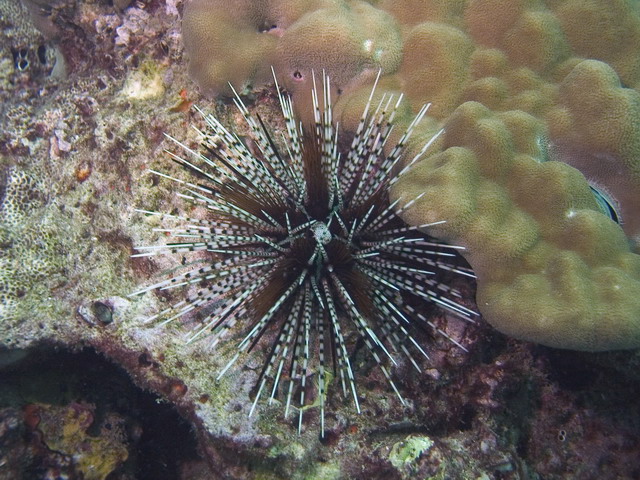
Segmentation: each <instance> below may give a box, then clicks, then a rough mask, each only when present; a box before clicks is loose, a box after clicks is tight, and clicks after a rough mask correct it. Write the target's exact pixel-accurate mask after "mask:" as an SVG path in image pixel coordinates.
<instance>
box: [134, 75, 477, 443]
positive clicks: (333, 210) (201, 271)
mask: <svg viewBox="0 0 640 480" xmlns="http://www.w3.org/2000/svg"><path fill="white" fill-rule="evenodd" d="M274 78H275V75H274ZM322 80H323V84H322V88H321V89H318V88H316V85H315V82H314V87H313V91H312V96H313V105H314V113H315V123H314V125H311V126H309V128H303V126H302V125H299V124H298V123H297V121H296V119H295V117H294V114H293V106H292V102H291V99H290V97H288V96H285V95H283V94H282V93H281V92H280V90H279V88H278V85H277V82H276V89H277V91H278V96H279V100H280V105H281V108H282V113H283V115H284V120H285V130H286V133H284V134H282V141H281V142H279V141H277V140H278V139H277V138H274V135H273V134H272V133H271V132H270V130H269V129H268V128H267V126H266V125H265V124H264V123H263V121H262V119H261V118H260V117H259V116H257V117H255V118H254V117H253V116H252V115H251V114H250V113H249V111H248V110H247V108H246V106H245V104H244V103H243V102H242V100H241V99H240V97H239V96H238V95H237V94H236V95H235V99H234V102H235V104H236V106H237V108H238V109H239V111H240V112H241V114H242V116H243V117H244V120H245V121H246V122H247V124H248V127H249V129H250V132H251V136H252V143H254V144H255V148H253V149H250V148H249V147H248V146H247V145H245V143H243V142H242V141H241V140H240V138H239V137H238V136H237V135H236V134H234V133H233V132H231V131H229V130H228V129H226V128H225V127H224V126H223V125H222V124H221V123H220V122H219V121H218V120H217V119H216V118H214V117H213V116H211V115H205V114H204V113H203V112H202V111H200V110H198V112H200V113H201V114H202V115H203V117H204V119H205V121H206V123H207V125H208V127H209V129H210V131H208V132H206V133H205V132H199V133H200V135H201V136H202V139H203V141H202V146H203V148H204V151H203V153H199V152H196V151H194V150H192V149H190V148H189V147H187V146H186V145H184V144H182V143H181V142H179V141H178V140H176V139H174V138H172V137H169V138H170V139H171V140H172V141H173V142H175V144H176V145H178V146H179V147H180V149H181V150H183V151H184V152H186V153H187V154H188V158H189V159H187V158H184V157H183V156H181V155H179V154H176V153H172V152H168V153H169V154H170V155H171V157H172V159H173V160H174V161H175V162H177V163H178V164H179V165H181V166H182V167H184V168H185V169H186V170H187V171H188V172H189V174H190V175H192V176H193V178H194V179H197V180H196V181H194V182H193V183H191V182H187V181H183V180H181V179H178V178H174V177H171V176H168V175H165V174H163V173H160V172H156V171H154V172H153V173H155V174H157V175H160V176H162V177H166V178H169V179H170V180H172V181H174V182H176V183H177V184H178V185H179V186H180V187H181V188H182V189H183V191H182V193H180V194H179V195H180V197H182V198H183V199H184V200H185V201H186V202H188V203H190V204H195V205H198V206H201V207H204V208H205V209H206V211H207V212H208V216H207V217H206V218H186V217H183V216H175V215H169V214H165V213H158V212H150V211H146V210H140V211H141V212H143V213H146V214H150V215H160V216H162V217H165V218H170V219H172V220H173V221H176V222H177V226H176V227H175V228H171V229H164V230H162V231H163V232H168V233H169V234H171V235H172V236H173V237H174V238H176V240H179V241H177V242H176V243H168V244H166V245H159V246H143V247H137V250H138V251H140V252H141V253H139V254H138V255H137V256H148V255H155V254H158V253H174V254H175V253H178V254H183V253H184V252H194V251H206V252H209V253H208V254H207V255H209V258H210V262H209V263H208V264H207V265H206V266H202V267H200V268H196V269H193V270H191V271H188V272H187V273H183V274H180V275H176V276H174V277H172V278H169V279H166V280H164V281H162V282H160V283H156V284H155V285H151V286H149V287H147V288H144V289H143V290H140V291H139V292H136V293H135V294H134V295H136V294H141V293H144V292H148V291H150V290H165V289H170V288H175V287H184V288H187V287H188V288H189V292H190V293H188V294H187V298H185V299H184V300H182V301H180V302H178V303H176V304H175V305H172V306H171V307H170V308H168V309H166V310H165V311H163V312H160V313H159V314H158V315H155V316H154V317H152V318H151V319H150V320H155V319H158V318H164V322H169V321H171V320H174V319H176V318H179V317H182V316H183V315H185V314H187V313H188V312H192V311H194V310H203V309H205V308H206V309H207V315H206V318H205V319H204V320H203V323H202V324H201V326H200V327H199V328H198V329H197V330H196V331H195V332H194V333H193V334H192V336H191V340H194V339H196V338H198V337H200V336H202V335H203V334H205V333H213V334H214V341H217V339H219V338H220V333H221V331H223V330H226V329H229V328H231V327H233V326H234V325H236V324H238V325H239V328H241V329H242V331H243V333H242V334H243V335H244V338H243V339H242V340H241V341H240V342H239V344H238V346H237V352H236V354H235V355H234V356H233V358H232V359H231V361H229V362H228V364H227V365H226V366H225V367H224V369H223V370H222V371H221V372H220V373H219V375H218V378H220V377H221V376H222V375H224V374H225V372H226V371H227V370H228V369H229V368H230V367H231V366H232V365H233V364H234V362H236V360H238V358H240V357H241V356H243V355H245V354H246V353H248V352H250V351H251V350H252V349H253V348H254V346H255V345H256V344H258V343H259V342H260V340H261V339H262V338H264V337H265V335H264V334H265V333H266V332H272V333H270V335H273V336H274V337H275V341H274V342H273V343H272V345H270V346H267V348H268V349H269V352H268V354H267V359H266V361H265V363H264V367H263V369H262V372H261V373H260V376H259V378H258V380H257V383H256V389H255V400H254V402H253V406H252V408H251V411H250V413H249V414H250V415H251V414H252V413H253V411H254V409H255V406H256V404H257V403H258V400H259V399H260V397H261V396H262V395H263V394H265V392H268V395H269V399H270V401H272V400H273V399H275V398H276V397H278V396H281V397H283V398H284V402H285V417H286V416H287V415H288V413H289V412H290V411H291V410H292V409H297V410H298V412H299V414H298V431H300V429H301V426H302V417H303V412H304V411H305V410H307V409H308V408H309V407H310V406H312V405H314V406H319V409H320V424H321V431H322V433H323V434H324V416H325V397H326V391H327V388H328V386H329V385H328V383H330V379H332V378H334V377H336V378H339V379H340V382H341V385H342V391H343V393H344V395H350V396H352V397H353V403H354V405H355V408H356V410H357V411H358V412H360V406H359V402H358V394H357V391H356V382H355V374H354V370H353V368H352V363H351V358H352V357H351V356H352V354H353V347H354V345H355V343H356V340H360V341H362V342H363V344H364V345H366V347H367V348H368V351H369V352H370V354H371V355H372V357H373V359H374V360H375V362H376V363H377V365H378V366H379V368H380V369H381V371H382V372H383V373H384V375H385V377H386V378H387V379H388V381H389V384H390V385H391V387H392V388H393V390H394V391H395V392H396V394H397V395H398V398H399V399H400V401H402V402H403V403H404V400H403V399H402V397H401V395H400V393H399V392H398V389H397V388H396V386H395V385H394V383H393V381H392V379H391V376H390V374H389V371H388V369H387V365H388V364H389V362H391V363H395V360H394V355H395V354H397V353H399V352H402V354H404V355H406V358H407V359H408V360H409V361H410V362H411V363H412V364H413V365H414V366H415V368H417V369H418V370H420V367H419V366H418V363H417V362H416V360H415V359H414V357H413V355H412V351H413V352H418V353H419V354H420V355H423V356H425V357H426V356H427V354H426V353H425V351H424V350H423V349H422V348H421V346H420V345H419V344H418V342H417V341H416V340H415V339H414V337H413V335H412V333H413V332H414V331H415V330H416V329H417V330H420V329H425V328H431V329H434V330H436V331H437V330H438V329H437V327H436V326H435V325H434V324H433V323H432V322H431V321H430V320H428V319H427V318H426V317H425V315H424V314H423V313H422V311H421V303H422V302H425V301H426V302H432V303H435V304H437V305H438V306H439V307H441V308H443V309H445V310H448V311H450V312H453V313H454V314H456V315H458V316H461V317H464V318H466V319H471V318H472V317H473V316H474V315H476V314H475V312H473V311H472V310H470V309H468V308H466V307H464V306H463V305H461V304H460V303H458V302H456V301H455V297H456V296H457V295H458V294H457V292H455V291H454V290H452V289H450V288H448V287H447V286H446V285H443V284H441V283H439V282H438V280H437V277H435V276H434V274H435V273H436V272H437V271H438V270H449V271H455V272H458V273H460V274H463V275H468V276H473V275H472V273H471V272H470V271H469V270H467V269H465V268H458V267H455V266H453V265H450V264H449V263H448V261H447V260H448V258H449V257H451V256H453V255H455V252H454V250H455V249H456V248H458V247H452V246H449V245H446V244H442V243H440V242H437V241H436V240H434V239H432V238H430V237H429V236H427V235H426V234H424V233H422V231H421V230H423V229H426V228H428V227H430V226H431V225H433V224H429V225H418V226H407V225H405V224H404V223H403V222H402V221H401V220H400V218H399V214H400V213H401V212H402V211H403V210H405V209H407V208H410V207H411V205H413V204H414V203H415V202H416V201H417V200H418V198H419V197H418V198H413V199H406V203H404V204H403V205H400V202H399V201H396V202H393V203H389V201H388V189H389V187H390V186H391V185H393V184H394V183H395V181H396V180H397V179H398V178H399V176H400V175H402V173H403V172H404V171H406V170H407V169H409V168H411V166H412V165H413V164H414V163H415V162H416V161H417V160H418V159H419V158H420V157H421V155H423V154H424V152H425V151H426V150H427V149H428V148H429V146H430V145H431V143H432V142H433V141H434V140H435V138H436V137H437V136H438V135H439V134H440V133H441V132H439V133H438V134H436V135H435V136H434V137H433V138H432V139H431V140H430V141H429V142H428V143H427V144H426V145H424V148H422V150H421V151H420V152H419V154H418V155H416V156H415V157H414V158H413V159H411V160H409V161H408V162H405V165H406V166H405V167H404V169H402V170H401V169H400V168H399V161H400V159H401V157H402V155H403V151H404V147H405V144H406V142H407V140H408V139H409V137H410V135H411V133H412V131H413V130H414V128H415V126H416V125H417V124H418V123H419V122H420V121H421V119H422V118H423V116H424V115H425V113H426V111H427V108H428V105H425V106H424V107H423V108H422V109H421V110H420V112H419V113H418V114H417V116H416V117H415V119H414V120H413V122H412V123H411V124H410V125H409V127H408V128H407V130H406V132H405V133H404V134H403V135H402V136H401V137H400V139H399V141H398V143H397V144H396V145H395V146H393V147H392V148H389V146H387V145H386V143H387V140H388V139H389V135H390V133H391V131H392V126H393V119H394V116H395V112H396V109H397V108H398V106H399V104H400V99H401V97H400V98H397V99H394V98H393V97H391V96H389V95H387V96H383V98H382V99H381V100H380V102H379V104H378V105H377V108H375V110H373V108H372V99H373V96H374V90H375V85H374V88H373V90H372V92H371V95H370V97H369V102H368V103H367V106H366V108H365V110H364V112H363V114H362V117H361V120H360V123H359V125H358V128H357V130H356V132H355V135H354V136H353V140H352V142H351V146H350V147H349V148H348V149H345V150H346V151H345V152H341V151H340V148H339V142H338V128H337V126H336V125H335V124H334V122H333V119H332V108H331V98H330V90H331V88H330V85H329V78H327V76H326V75H323V79H322ZM376 83H377V81H376ZM234 93H235V92H234ZM278 145H283V146H278ZM385 151H387V152H389V153H388V154H385ZM403 201H404V200H403ZM440 333H442V334H444V332H440ZM452 341H453V339H452ZM312 377H315V379H314V380H315V381H314V383H315V385H312V384H311V379H312ZM312 387H315V388H317V392H316V393H315V395H312V394H311V391H312V390H313V388H312ZM313 397H315V398H313Z"/></svg>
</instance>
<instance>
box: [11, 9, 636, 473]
mask: <svg viewBox="0 0 640 480" xmlns="http://www.w3.org/2000/svg"><path fill="white" fill-rule="evenodd" d="M0 1H1V2H3V4H4V5H3V8H2V19H1V20H2V25H3V28H4V30H3V35H4V36H3V38H2V44H3V48H2V52H1V53H2V56H0V84H1V88H0V102H1V107H0V112H1V118H0V124H1V130H0V165H1V167H2V170H1V177H0V200H1V201H2V208H3V210H2V212H3V217H2V222H3V223H2V225H0V249H1V250H0V286H1V287H2V290H1V291H0V300H1V302H2V303H1V305H0V341H1V350H0V479H17V478H25V479H45V478H69V479H71V478H78V479H79V478H84V479H109V480H117V479H156V480H159V479H165V478H166V479H171V478H176V479H178V478H180V479H198V478H202V479H205V478H206V479H211V478H224V479H241V478H247V479H251V478H253V479H276V478H292V479H339V478H370V479H377V478H380V479H383V478H384V479H396V478H397V479H400V478H421V479H422V478H434V479H435V478H437V479H540V480H542V479H544V480H555V479H599V480H606V479H632V478H640V453H639V452H640V402H639V401H638V398H640V373H639V372H640V369H639V367H640V357H639V356H638V353H637V352H635V351H631V352H612V353H579V352H572V351H564V350H555V349H550V348H546V347H543V346H539V345H536V344H533V343H527V342H522V341H518V340H514V339H510V338H508V337H506V336H504V335H502V334H500V333H499V332H497V331H495V330H493V329H492V328H491V327H490V326H488V325H487V324H485V323H483V322H482V321H480V322H478V323H476V324H465V323H464V322H462V321H460V320H458V319H456V318H451V317H449V316H447V315H444V314H438V315H436V316H435V317H434V321H435V322H436V323H437V324H438V326H439V327H440V328H441V329H443V330H444V331H446V332H447V333H448V334H449V335H451V336H452V337H453V338H455V339H456V340H457V341H459V342H460V343H461V344H462V345H464V346H465V347H466V348H467V349H468V352H464V351H462V350H461V349H459V348H457V347H455V346H453V345H452V344H451V343H450V342H448V341H446V340H445V339H444V338H442V337H436V338H434V339H429V342H430V343H429V346H428V351H429V354H430V357H431V361H430V362H429V364H428V365H425V372H423V373H422V374H418V373H417V372H415V371H413V370H411V369H410V368H408V366H407V365H400V366H399V367H398V368H397V369H396V371H395V375H396V377H397V378H399V379H401V380H400V382H399V385H400V389H401V391H402V393H403V395H404V396H405V398H406V399H407V403H408V405H407V406H405V407H403V406H402V405H400V403H399V402H398V401H397V399H396V398H395V396H394V395H393V392H391V391H390V388H389V387H388V385H387V383H386V381H385V379H384V377H382V375H381V374H380V372H378V371H377V370H376V369H374V368H371V365H370V364H369V363H367V360H366V358H355V359H354V361H355V362H357V363H358V364H359V366H360V370H359V389H360V397H361V405H362V410H363V412H362V414H360V415H356V414H355V412H353V409H352V407H351V405H350V403H349V402H348V401H345V400H343V399H342V398H341V397H340V396H334V397H332V399H331V400H330V403H329V413H328V419H327V422H328V429H327V433H326V436H325V438H323V439H321V438H319V431H318V425H317V418H315V417H314V416H313V415H309V419H308V421H307V422H306V423H305V426H304V428H303V432H302V434H301V435H300V436H298V435H296V430H295V427H294V426H293V423H294V422H293V421H291V420H285V419H283V418H282V409H281V406H280V405H261V406H260V407H259V414H258V415H254V416H252V417H248V410H249V408H250V406H251V402H252V400H251V398H252V397H251V394H250V393H251V388H252V386H253V382H255V379H256V377H257V374H258V373H259V370H260V368H261V364H260V362H259V361H258V360H257V359H255V358H253V359H251V360H250V361H249V362H248V363H247V364H246V365H238V366H237V367H235V368H234V370H233V371H232V372H230V374H229V375H228V376H226V377H224V378H223V379H222V380H221V381H219V382H216V381H215V376H216V372H217V371H219V369H220V368H221V366H222V365H224V364H226V361H227V359H228V358H229V356H230V355H231V354H232V353H233V352H232V346H225V345H223V346H219V347H217V348H210V347H209V346H208V344H207V342H206V341H205V342H199V343H198V342H196V343H193V344H186V343H185V342H184V337H185V333H186V330H185V329H184V328H183V327H181V326H179V325H171V326H168V327H164V328H161V327H157V326H154V325H147V324H144V323H143V321H142V319H143V318H145V317H146V316H148V315H149V314H151V313H153V312H154V311H157V310H158V308H160V306H161V305H162V302H163V299H162V298H159V297H156V296H154V295H150V294H148V295H145V296H144V297H142V298H140V299H135V300H132V299H130V298H128V294H129V293H131V292H133V291H135V290H136V288H137V287H138V286H139V285H140V284H143V283H148V282H149V279H150V278H153V275H158V274H159V272H162V271H163V270H165V269H167V268H169V267H170V265H171V264H170V262H167V263H163V262H165V261H164V260H162V259H159V260H154V261H150V260H147V259H135V258H134V259H132V258H131V254H132V253H134V251H133V246H134V245H138V244H141V243H152V242H153V241H154V240H157V238H150V237H153V235H156V236H157V235H158V234H154V233H151V227H153V226H155V225H153V222H152V220H150V219H149V218H145V217H144V216H143V215H141V214H139V213H136V212H134V208H135V207H144V208H162V209H163V210H165V211H172V209H173V208H174V206H175V202H176V199H175V195H173V194H172V192H171V189H170V185H169V184H168V183H166V182H160V183H158V182H157V181H156V179H154V178H153V177H152V176H150V175H149V174H148V172H147V168H148V167H156V168H157V167H158V166H162V168H164V169H171V168H173V167H170V166H169V165H168V163H169V162H168V160H167V156H166V155H165V154H164V153H163V148H165V147H166V140H165V138H164V136H163V133H165V132H166V133H168V134H170V135H173V136H175V137H177V138H181V139H189V140H193V139H194V138H195V133H194V132H192V131H190V129H189V125H190V124H192V123H194V122H196V123H197V122H198V120H197V117H196V115H195V114H194V112H193V111H192V110H189V109H188V108H185V107H188V106H189V104H190V102H195V103H197V104H198V105H199V106H200V107H201V108H203V109H205V110H210V111H213V112H216V113H217V114H218V116H219V118H221V120H222V121H223V123H226V124H234V123H238V120H239V118H238V115H237V114H236V113H235V112H234V110H233V109H232V107H231V106H230V105H229V102H228V101H224V100H218V101H214V100H210V99H207V98H206V97H204V96H202V95H200V94H199V93H198V92H199V91H198V89H197V87H196V86H195V84H194V83H193V81H192V80H191V79H189V78H188V76H187V73H186V62H185V60H184V58H183V47H182V44H181V33H180V21H179V12H180V11H181V3H180V2H174V1H173V0H167V2H166V3H165V2H164V1H163V0H157V1H156V0H149V1H140V2H136V3H134V4H132V5H131V6H128V8H125V7H127V5H122V3H123V2H107V1H90V2H74V1H72V0H58V1H54V2H52V3H50V4H47V5H46V6H47V7H48V8H49V10H48V12H49V14H48V15H49V17H48V18H51V19H53V20H51V21H52V23H51V25H48V24H44V25H39V26H40V30H36V29H35V28H33V26H29V22H30V21H31V19H30V17H29V16H28V15H29V13H28V11H27V10H26V9H25V8H22V7H20V6H19V5H20V4H17V2H16V0H0ZM32 3H33V4H35V5H38V6H39V7H40V8H44V5H45V4H44V2H32ZM32 7H33V5H32ZM52 12H53V13H52ZM24 25H27V26H24ZM48 29H54V30H55V32H56V33H55V41H50V40H49V38H51V36H52V34H51V33H50V32H48ZM42 31H44V32H45V34H44V35H43V34H42V33H41V32H42ZM22 49H27V50H28V51H29V52H28V53H29V55H30V56H28V58H30V59H31V60H32V62H31V63H32V64H31V65H28V66H24V65H23V67H24V68H22V69H21V68H18V63H19V60H20V58H21V56H20V55H21V54H20V51H21V50H22ZM16 51H17V52H18V53H19V55H18V56H16ZM56 55H58V56H60V55H62V56H64V59H65V61H64V62H65V66H64V68H60V63H58V67H57V68H55V67H52V62H53V61H54V58H55V57H56ZM38 62H40V63H38ZM48 62H49V63H48ZM58 62H61V60H60V58H58ZM245 101H246V102H247V104H248V105H249V107H250V109H251V110H252V111H259V112H260V113H261V115H262V116H263V117H264V118H265V119H266V120H267V121H270V120H272V123H274V124H275V125H280V124H281V120H279V119H278V115H277V108H278V107H277V103H276V102H277V99H276V98H275V95H274V92H273V89H271V88H268V87H266V88H264V89H261V90H258V91H255V92H252V93H251V94H250V95H248V96H247V97H245ZM279 122H280V123H279ZM455 281H456V282H457V283H458V285H457V286H458V288H460V289H461V290H462V291H463V292H466V293H467V295H468V298H469V299H472V298H473V289H474V285H473V284H472V283H470V282H463V281H460V280H455ZM164 300H166V299H164ZM470 301H471V300H470Z"/></svg>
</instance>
